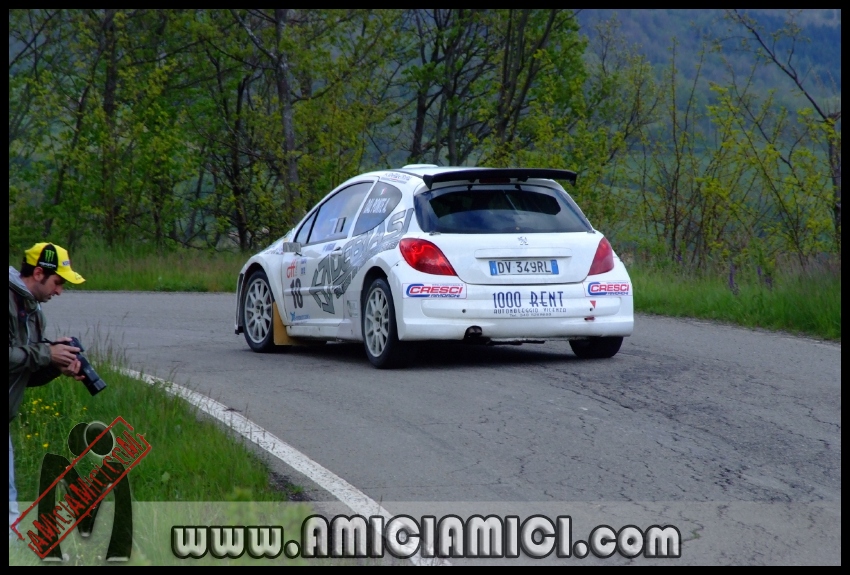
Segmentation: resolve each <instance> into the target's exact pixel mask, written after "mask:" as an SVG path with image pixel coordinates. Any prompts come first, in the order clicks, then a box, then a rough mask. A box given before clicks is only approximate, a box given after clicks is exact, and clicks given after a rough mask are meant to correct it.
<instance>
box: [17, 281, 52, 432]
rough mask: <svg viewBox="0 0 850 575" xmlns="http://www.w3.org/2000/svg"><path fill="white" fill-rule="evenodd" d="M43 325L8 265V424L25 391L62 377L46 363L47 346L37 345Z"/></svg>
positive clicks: (36, 307)
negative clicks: (20, 305) (20, 306)
mask: <svg viewBox="0 0 850 575" xmlns="http://www.w3.org/2000/svg"><path fill="white" fill-rule="evenodd" d="M19 304H22V307H23V310H21V309H19ZM45 326H46V323H45V319H44V313H43V312H42V311H41V306H40V305H39V304H38V302H37V301H35V298H34V297H33V295H32V294H31V293H30V291H29V290H28V289H27V286H26V285H25V284H24V282H23V281H21V274H20V272H19V271H18V270H16V269H15V268H13V267H12V266H9V421H12V419H14V418H15V416H16V415H18V411H19V410H20V409H21V402H22V401H23V400H24V389H25V388H27V387H36V386H39V385H44V384H45V383H48V382H50V381H52V380H53V379H55V378H57V377H58V376H60V375H61V374H62V372H60V371H59V368H58V367H56V366H54V365H51V363H50V344H48V343H38V342H40V341H41V340H42V338H43V335H44V329H45Z"/></svg>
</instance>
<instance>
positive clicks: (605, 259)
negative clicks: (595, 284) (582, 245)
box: [587, 238, 614, 276]
mask: <svg viewBox="0 0 850 575" xmlns="http://www.w3.org/2000/svg"><path fill="white" fill-rule="evenodd" d="M612 269H614V250H613V249H612V248H611V244H609V243H608V240H606V239H605V238H602V241H601V242H599V247H597V248H596V255H595V256H593V263H592V264H590V271H589V272H588V274H587V275H591V276H594V275H596V274H604V273H605V272H610V271H611V270H612Z"/></svg>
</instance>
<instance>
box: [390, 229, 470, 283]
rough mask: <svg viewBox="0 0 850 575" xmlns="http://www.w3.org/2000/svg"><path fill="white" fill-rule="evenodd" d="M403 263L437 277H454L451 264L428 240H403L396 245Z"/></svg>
mask: <svg viewBox="0 0 850 575" xmlns="http://www.w3.org/2000/svg"><path fill="white" fill-rule="evenodd" d="M398 247H399V249H400V250H401V255H402V256H403V257H404V261H406V262H407V263H408V265H410V267H412V268H413V269H415V270H419V271H420V272H425V273H426V274H434V275H438V276H456V275H457V274H456V273H455V270H454V268H453V267H452V264H450V263H449V260H447V259H446V256H444V255H443V252H441V251H440V248H438V247H437V246H435V245H434V244H432V243H431V242H429V241H428V240H418V239H413V238H404V239H403V240H401V241H400V242H399V244H398Z"/></svg>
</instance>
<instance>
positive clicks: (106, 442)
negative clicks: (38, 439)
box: [11, 417, 151, 561]
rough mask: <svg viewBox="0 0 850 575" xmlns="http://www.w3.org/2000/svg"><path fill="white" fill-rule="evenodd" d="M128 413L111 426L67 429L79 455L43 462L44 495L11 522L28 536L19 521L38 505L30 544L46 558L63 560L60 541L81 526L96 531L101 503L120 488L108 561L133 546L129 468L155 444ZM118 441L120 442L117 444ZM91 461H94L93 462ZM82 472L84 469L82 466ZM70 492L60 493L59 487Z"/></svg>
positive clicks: (85, 534)
mask: <svg viewBox="0 0 850 575" xmlns="http://www.w3.org/2000/svg"><path fill="white" fill-rule="evenodd" d="M133 431H134V429H133V427H132V426H131V425H129V424H128V423H127V422H126V421H124V418H123V417H117V418H115V421H113V422H112V423H111V424H109V425H108V426H107V425H105V424H104V423H101V422H99V421H95V422H92V423H89V424H86V423H78V424H77V425H76V426H74V428H73V429H72V430H71V432H70V433H69V434H68V447H69V449H70V450H71V453H73V454H74V455H75V456H76V459H74V461H73V462H70V461H68V458H66V457H64V456H62V455H56V454H54V453H45V454H44V459H43V460H42V463H41V475H40V478H39V491H40V492H41V495H40V496H39V497H38V499H36V500H35V502H33V504H32V505H30V506H29V508H28V509H27V510H26V511H24V512H23V513H22V514H21V516H20V517H19V518H18V520H17V521H15V523H14V524H13V525H12V526H11V529H12V531H14V532H15V534H17V536H18V537H19V538H20V539H22V540H25V537H24V535H23V534H21V532H20V531H18V526H19V525H20V524H21V522H22V521H24V520H25V519H26V518H27V517H28V516H29V517H30V518H31V519H32V516H31V513H32V512H33V510H34V509H35V507H36V506H38V509H37V510H36V517H35V519H34V520H33V524H32V528H31V529H28V530H27V533H26V535H27V537H28V538H29V548H30V549H32V550H33V551H34V552H35V553H36V555H38V556H39V557H41V558H42V559H44V560H47V561H61V560H62V550H61V548H60V546H59V544H60V543H61V542H62V540H63V539H65V537H67V536H68V535H69V534H70V533H71V532H72V531H73V530H74V528H75V527H76V528H77V529H79V531H80V534H81V535H82V536H83V537H88V536H89V535H91V532H92V529H93V527H94V523H95V520H96V519H97V512H98V509H99V508H100V503H101V501H103V499H104V498H105V497H106V496H107V494H109V493H110V492H111V491H115V517H114V519H113V526H112V536H111V538H110V540H109V547H108V549H107V552H106V559H107V561H127V560H128V559H129V558H130V551H131V550H132V547H133V508H132V505H131V500H130V479H129V477H126V476H127V474H128V473H129V472H130V470H131V469H132V468H133V467H135V466H136V465H138V464H139V462H140V461H141V460H142V459H144V458H145V457H146V456H147V455H148V453H150V450H151V446H150V444H149V443H148V442H147V441H146V440H145V438H144V436H143V435H141V434H139V433H135V434H134V433H132V432H133ZM116 444H117V445H116ZM87 457H88V459H89V460H91V459H94V460H96V461H98V463H95V464H94V469H93V470H92V471H91V472H89V473H87V474H86V472H85V469H84V466H83V464H82V462H83V460H84V459H85V458H87ZM89 467H91V465H89ZM81 470H82V471H83V473H80V471H81ZM60 483H61V484H62V486H63V487H64V491H65V495H64V496H63V497H61V498H57V493H56V490H57V487H58V486H59V484H60Z"/></svg>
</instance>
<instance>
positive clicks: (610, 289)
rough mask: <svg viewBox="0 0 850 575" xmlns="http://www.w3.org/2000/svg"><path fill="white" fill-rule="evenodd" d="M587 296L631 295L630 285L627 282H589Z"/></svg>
mask: <svg viewBox="0 0 850 575" xmlns="http://www.w3.org/2000/svg"><path fill="white" fill-rule="evenodd" d="M587 295H591V296H593V295H596V296H599V295H619V296H623V295H632V285H631V284H630V283H629V282H590V283H589V284H587Z"/></svg>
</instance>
